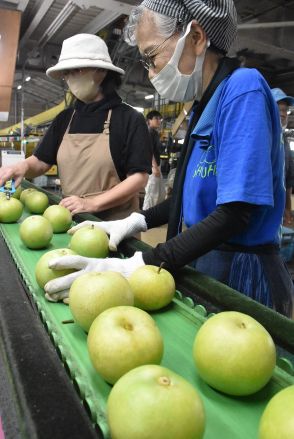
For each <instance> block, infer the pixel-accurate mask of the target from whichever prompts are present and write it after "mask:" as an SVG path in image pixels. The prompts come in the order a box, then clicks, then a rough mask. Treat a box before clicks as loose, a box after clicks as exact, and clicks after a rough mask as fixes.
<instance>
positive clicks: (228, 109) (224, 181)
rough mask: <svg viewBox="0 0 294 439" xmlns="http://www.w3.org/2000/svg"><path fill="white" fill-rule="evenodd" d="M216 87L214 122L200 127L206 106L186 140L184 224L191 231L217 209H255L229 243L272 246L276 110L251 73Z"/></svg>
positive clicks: (279, 157) (277, 197)
mask: <svg viewBox="0 0 294 439" xmlns="http://www.w3.org/2000/svg"><path fill="white" fill-rule="evenodd" d="M219 87H220V88H219V99H218V102H217V107H216V111H215V117H214V121H212V123H211V122H210V127H209V123H206V122H207V121H205V117H206V118H209V117H208V115H207V114H206V115H205V113H206V112H208V113H209V105H210V102H209V103H208V105H207V107H206V109H205V111H204V113H203V114H202V116H201V118H200V120H199V121H198V123H197V125H196V127H195V128H194V130H193V132H192V134H191V135H192V136H193V137H194V138H195V144H194V148H193V151H192V154H191V157H190V160H189V163H188V167H187V171H186V177H185V182H184V190H183V217H184V222H185V224H186V225H187V226H188V227H190V226H192V225H193V224H196V223H198V222H199V221H201V220H203V219H204V218H206V217H207V216H208V215H209V214H210V213H211V212H213V211H214V210H215V208H216V207H217V206H218V205H220V204H225V203H230V202H237V201H241V202H246V203H250V204H255V205H257V206H258V207H257V208H256V209H255V210H254V212H253V214H252V217H251V220H250V223H249V225H248V227H247V229H246V230H245V231H244V232H242V234H240V235H238V236H234V237H233V238H232V239H231V240H230V242H231V243H236V244H240V245H246V246H249V245H250V246H251V245H261V244H266V243H277V242H279V230H280V225H281V221H282V216H283V211H284V206H285V188H284V180H283V176H284V151H283V148H282V147H281V142H280V136H281V126H280V117H279V113H278V110H277V105H276V103H275V101H274V100H273V97H272V95H271V91H270V88H269V86H268V84H267V82H266V81H265V79H264V78H263V77H262V75H261V74H260V73H259V72H258V71H257V70H255V69H247V68H239V69H237V70H235V71H234V72H233V73H232V75H231V76H230V77H229V78H227V79H225V80H224V82H223V83H222V84H221V85H220V86H219ZM216 94H217V91H216V92H215V95H216ZM212 99H213V98H212ZM203 121H204V123H203Z"/></svg>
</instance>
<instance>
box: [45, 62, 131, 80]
mask: <svg viewBox="0 0 294 439" xmlns="http://www.w3.org/2000/svg"><path fill="white" fill-rule="evenodd" d="M85 67H93V68H97V69H106V70H112V71H113V72H117V73H119V74H120V75H124V74H125V71H124V70H123V69H120V68H119V67H116V66H115V65H113V64H112V63H109V62H106V61H101V60H91V59H89V60H86V59H83V60H81V59H76V60H75V59H70V60H69V59H68V60H64V61H60V62H58V63H57V64H56V65H55V66H53V67H49V69H47V70H46V75H47V76H49V78H52V79H61V78H62V76H63V72H64V70H72V69H81V68H85Z"/></svg>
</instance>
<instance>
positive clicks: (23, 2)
mask: <svg viewBox="0 0 294 439" xmlns="http://www.w3.org/2000/svg"><path fill="white" fill-rule="evenodd" d="M28 3H29V0H19V1H18V5H17V9H18V11H21V12H24V11H25V9H26V7H27V5H28Z"/></svg>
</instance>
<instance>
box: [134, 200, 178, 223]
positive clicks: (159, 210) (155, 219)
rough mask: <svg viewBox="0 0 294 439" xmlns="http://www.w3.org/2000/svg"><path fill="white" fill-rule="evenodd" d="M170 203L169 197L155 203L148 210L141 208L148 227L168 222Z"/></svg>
mask: <svg viewBox="0 0 294 439" xmlns="http://www.w3.org/2000/svg"><path fill="white" fill-rule="evenodd" d="M170 205H171V197H170V198H167V199H166V200H164V201H162V203H159V204H156V205H155V206H153V207H150V209H148V210H143V211H142V212H140V213H142V215H144V216H145V220H146V224H147V228H148V229H152V228H153V227H159V226H162V225H163V224H166V223H167V222H168V216H169V209H170Z"/></svg>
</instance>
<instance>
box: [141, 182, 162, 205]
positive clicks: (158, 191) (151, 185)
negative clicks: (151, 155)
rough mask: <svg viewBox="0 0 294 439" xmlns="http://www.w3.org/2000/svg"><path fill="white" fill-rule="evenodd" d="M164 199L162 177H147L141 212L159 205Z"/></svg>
mask: <svg viewBox="0 0 294 439" xmlns="http://www.w3.org/2000/svg"><path fill="white" fill-rule="evenodd" d="M164 199H165V185H164V182H163V178H162V176H160V177H155V175H153V174H151V175H149V179H148V183H147V185H146V188H145V197H144V203H143V210H147V209H149V208H150V207H153V206H155V205H156V204H158V203H161V202H162V201H163V200H164Z"/></svg>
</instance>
